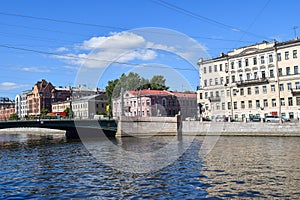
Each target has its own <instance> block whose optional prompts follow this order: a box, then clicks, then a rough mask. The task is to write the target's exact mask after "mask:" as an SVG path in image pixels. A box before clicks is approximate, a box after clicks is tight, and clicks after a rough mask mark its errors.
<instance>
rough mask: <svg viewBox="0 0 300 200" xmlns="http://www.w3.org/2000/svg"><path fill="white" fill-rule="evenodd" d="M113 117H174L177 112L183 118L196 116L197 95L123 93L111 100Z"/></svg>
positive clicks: (148, 91) (155, 92) (156, 91)
mask: <svg viewBox="0 0 300 200" xmlns="http://www.w3.org/2000/svg"><path fill="white" fill-rule="evenodd" d="M112 105H113V108H112V110H113V116H114V117H115V118H117V117H119V116H121V115H124V116H131V117H135V116H141V117H152V116H155V117H174V116H175V115H176V114H178V113H179V112H180V113H181V114H182V117H183V118H186V117H195V116H196V115H197V94H189V93H180V92H170V91H165V90H150V89H148V90H140V91H138V90H135V91H125V92H124V94H123V98H120V97H119V98H115V99H113V100H112Z"/></svg>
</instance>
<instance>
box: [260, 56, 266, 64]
mask: <svg viewBox="0 0 300 200" xmlns="http://www.w3.org/2000/svg"><path fill="white" fill-rule="evenodd" d="M260 64H265V56H261V57H260Z"/></svg>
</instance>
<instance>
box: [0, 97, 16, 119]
mask: <svg viewBox="0 0 300 200" xmlns="http://www.w3.org/2000/svg"><path fill="white" fill-rule="evenodd" d="M14 113H15V103H14V102H13V101H11V100H9V99H8V98H3V97H2V98H0V120H8V119H9V117H10V115H11V114H14Z"/></svg>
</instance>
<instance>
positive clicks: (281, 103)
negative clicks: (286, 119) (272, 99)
mask: <svg viewBox="0 0 300 200" xmlns="http://www.w3.org/2000/svg"><path fill="white" fill-rule="evenodd" d="M280 105H282V106H285V102H284V98H280Z"/></svg>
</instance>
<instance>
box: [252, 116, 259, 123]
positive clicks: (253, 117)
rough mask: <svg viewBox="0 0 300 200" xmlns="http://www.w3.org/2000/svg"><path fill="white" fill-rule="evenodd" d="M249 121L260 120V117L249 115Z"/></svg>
mask: <svg viewBox="0 0 300 200" xmlns="http://www.w3.org/2000/svg"><path fill="white" fill-rule="evenodd" d="M250 121H251V122H261V118H260V117H258V116H252V117H250Z"/></svg>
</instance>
